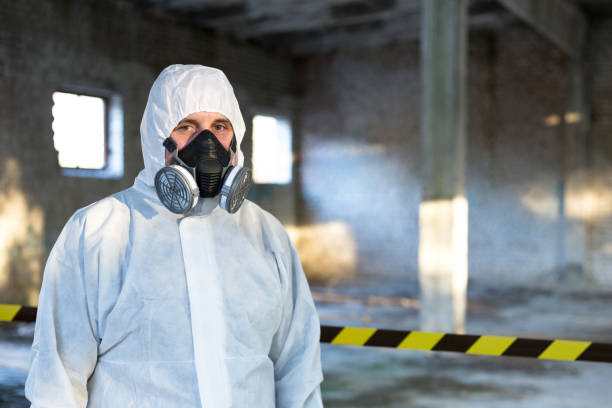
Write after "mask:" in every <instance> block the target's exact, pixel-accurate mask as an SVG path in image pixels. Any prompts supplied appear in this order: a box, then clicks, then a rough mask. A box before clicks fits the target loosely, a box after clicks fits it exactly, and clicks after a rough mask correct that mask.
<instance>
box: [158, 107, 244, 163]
mask: <svg viewBox="0 0 612 408" xmlns="http://www.w3.org/2000/svg"><path fill="white" fill-rule="evenodd" d="M206 129H208V130H210V131H211V132H212V133H213V134H214V135H215V136H216V137H217V139H218V140H219V142H220V143H221V144H222V145H223V147H224V148H225V150H228V151H229V146H230V143H231V142H232V138H233V137H234V128H232V124H231V123H230V121H229V119H227V118H226V117H225V115H222V114H220V113H217V112H205V111H202V112H197V113H192V114H191V115H189V116H186V117H184V118H183V119H181V121H180V122H179V123H178V125H176V127H175V128H174V130H172V132H171V133H170V137H171V138H172V140H174V141H175V142H176V146H177V148H178V150H179V151H180V150H181V149H182V148H184V147H185V146H187V145H188V144H189V142H191V141H192V140H193V139H194V138H195V137H196V136H197V135H199V134H200V132H203V131H204V130H206ZM165 152H166V165H168V164H171V163H172V161H173V159H172V155H171V154H170V153H169V152H168V151H167V150H166V151H165ZM234 161H236V158H235V157H234ZM232 164H233V165H235V164H236V163H232Z"/></svg>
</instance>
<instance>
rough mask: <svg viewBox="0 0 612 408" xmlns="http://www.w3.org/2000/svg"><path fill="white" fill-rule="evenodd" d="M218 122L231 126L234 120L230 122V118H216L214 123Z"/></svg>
mask: <svg viewBox="0 0 612 408" xmlns="http://www.w3.org/2000/svg"><path fill="white" fill-rule="evenodd" d="M218 123H220V124H222V125H227V126H229V127H232V122H230V121H229V120H227V119H215V120H214V121H213V125H215V124H218Z"/></svg>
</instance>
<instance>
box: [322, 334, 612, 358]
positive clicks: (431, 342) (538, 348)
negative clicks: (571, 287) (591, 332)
mask: <svg viewBox="0 0 612 408" xmlns="http://www.w3.org/2000/svg"><path fill="white" fill-rule="evenodd" d="M321 342H322V343H331V344H342V345H347V346H372V347H390V348H398V349H411V350H428V351H454V352H458V353H465V354H472V355H486V356H509V357H531V358H538V359H546V360H565V361H597V362H603V363H612V344H609V343H594V342H590V341H570V340H541V339H523V338H518V337H502V336H483V335H480V336H479V335H469V334H445V333H431V332H420V331H401V330H385V329H370V328H363V327H337V326H321Z"/></svg>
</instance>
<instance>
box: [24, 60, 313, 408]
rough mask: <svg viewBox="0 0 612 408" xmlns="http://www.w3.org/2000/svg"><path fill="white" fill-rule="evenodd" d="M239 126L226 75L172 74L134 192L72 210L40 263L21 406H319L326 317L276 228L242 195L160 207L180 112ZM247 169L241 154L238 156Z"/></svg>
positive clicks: (147, 136)
mask: <svg viewBox="0 0 612 408" xmlns="http://www.w3.org/2000/svg"><path fill="white" fill-rule="evenodd" d="M201 111H208V112H218V113H221V114H223V115H225V116H226V117H227V118H228V119H229V120H230V121H231V123H232V125H233V128H234V131H235V134H236V138H237V140H238V145H240V141H241V140H242V137H243V135H244V131H245V125H244V121H243V119H242V116H241V113H240V109H239V107H238V103H237V101H236V98H235V96H234V92H233V89H232V87H231V85H230V84H229V82H228V80H227V78H226V77H225V75H224V74H223V72H222V71H220V70H218V69H214V68H208V67H202V66H197V65H187V66H182V65H173V66H170V67H168V68H166V69H165V70H164V71H163V72H162V73H161V74H160V76H159V77H158V78H157V80H156V81H155V83H154V84H153V87H152V89H151V92H150V95H149V100H148V102H147V106H146V109H145V112H144V117H143V119H142V124H141V128H140V132H141V140H142V150H143V156H144V162H145V169H144V170H143V171H141V172H140V174H139V175H138V177H137V178H136V181H135V183H134V185H133V186H132V187H131V188H129V189H127V190H124V191H122V192H119V193H117V194H114V195H112V196H110V197H107V198H105V199H103V200H100V201H98V202H96V203H94V204H92V205H90V206H88V207H85V208H83V209H81V210H78V211H77V212H76V213H75V214H74V215H73V216H72V217H71V218H70V220H69V221H68V223H67V224H66V226H65V227H64V229H63V231H62V233H61V234H60V236H59V238H58V239H57V242H56V243H55V245H54V247H53V250H52V252H51V255H50V256H49V259H48V261H47V265H46V267H45V272H44V279H43V285H42V290H41V295H40V301H39V308H38V317H37V321H36V331H35V336H34V343H33V345H32V357H31V366H30V371H29V374H28V378H27V382H26V397H27V398H28V399H29V400H30V401H31V402H32V407H41V408H42V407H53V408H59V407H85V406H87V407H112V408H118V407H122V408H123V407H139V408H140V407H160V408H161V407H163V408H168V407H184V408H187V407H199V406H204V407H210V408H216V407H240V408H255V407H257V408H267V407H274V406H276V407H280V408H284V407H287V408H289V407H308V408H311V407H321V406H322V403H321V396H320V388H319V384H320V382H321V381H322V373H321V362H320V346H319V330H320V329H319V320H318V317H317V314H316V311H315V308H314V305H313V301H312V297H311V295H310V291H309V288H308V284H307V282H306V279H305V277H304V273H303V271H302V268H301V265H300V261H299V259H298V256H297V254H296V251H295V249H294V248H293V246H292V244H291V242H290V241H289V238H288V236H287V234H286V232H285V230H284V229H283V227H282V225H281V224H280V223H279V222H278V221H277V220H276V219H275V218H274V217H273V216H272V215H270V214H269V213H267V212H265V211H263V210H262V209H261V208H259V207H258V206H257V205H255V204H253V203H252V202H250V201H248V200H245V202H244V203H243V205H242V207H241V208H240V210H239V211H238V212H237V213H236V214H229V213H227V212H226V211H224V210H222V209H221V208H219V207H218V206H217V198H216V197H215V198H207V199H203V198H200V201H199V203H198V205H197V206H196V207H195V208H194V209H193V210H192V211H191V212H190V213H188V214H187V215H176V214H173V213H172V212H170V211H168V210H167V209H166V208H165V207H164V206H163V205H162V204H161V203H160V201H159V199H158V197H157V194H156V192H155V188H154V186H153V185H154V183H153V180H154V176H155V174H156V172H157V171H158V170H159V169H160V168H161V167H162V166H163V165H164V163H165V159H164V148H163V146H162V141H163V139H165V138H166V137H167V136H168V135H169V134H170V132H171V131H172V129H173V128H174V126H176V124H177V123H178V122H179V121H180V120H181V119H182V118H184V117H185V116H187V115H189V114H191V113H195V112H201ZM238 158H239V159H238V160H239V164H242V162H243V157H242V154H241V153H239V154H238Z"/></svg>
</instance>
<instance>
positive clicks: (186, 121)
mask: <svg viewBox="0 0 612 408" xmlns="http://www.w3.org/2000/svg"><path fill="white" fill-rule="evenodd" d="M184 123H191V124H192V125H194V126H198V121H196V120H194V119H181V121H180V122H179V123H178V125H176V127H175V129H176V128H177V127H179V126H181V125H182V124H184Z"/></svg>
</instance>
